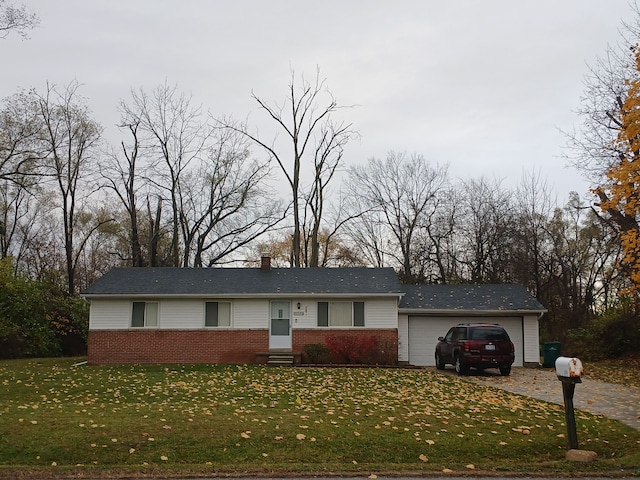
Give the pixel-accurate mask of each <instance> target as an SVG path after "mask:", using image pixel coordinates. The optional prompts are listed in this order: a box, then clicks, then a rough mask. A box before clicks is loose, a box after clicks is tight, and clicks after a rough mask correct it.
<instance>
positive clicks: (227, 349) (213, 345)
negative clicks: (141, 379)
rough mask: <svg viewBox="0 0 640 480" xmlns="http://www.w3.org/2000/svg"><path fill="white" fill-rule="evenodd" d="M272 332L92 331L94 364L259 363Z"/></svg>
mask: <svg viewBox="0 0 640 480" xmlns="http://www.w3.org/2000/svg"><path fill="white" fill-rule="evenodd" d="M268 350H269V331H268V330H91V331H90V332H89V340H88V356H89V358H88V360H89V363H90V364H96V365H101V364H123V363H235V364H243V363H255V362H256V353H257V352H265V351H268Z"/></svg>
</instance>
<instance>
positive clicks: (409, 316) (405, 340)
mask: <svg viewBox="0 0 640 480" xmlns="http://www.w3.org/2000/svg"><path fill="white" fill-rule="evenodd" d="M545 311H546V310H545V308H544V307H543V306H542V305H541V304H540V303H539V302H538V301H537V300H536V299H535V298H534V297H533V296H532V295H531V294H530V293H529V292H528V291H527V290H526V289H525V288H524V287H522V286H520V285H410V286H407V287H406V289H405V296H404V297H403V298H402V300H401V302H400V307H399V314H400V315H399V322H398V327H399V332H398V337H399V342H400V346H401V348H400V349H399V355H400V360H403V361H406V362H407V363H409V364H410V365H416V366H433V365H435V360H434V351H435V347H436V344H437V343H438V337H441V336H444V335H445V334H446V333H447V331H448V330H449V329H450V328H451V327H453V326H455V325H457V324H458V323H475V322H488V323H499V324H500V325H502V326H503V327H504V328H505V329H506V330H507V332H508V333H509V336H510V337H511V341H512V342H513V344H514V346H515V351H516V359H515V362H514V366H517V367H522V366H537V365H538V364H539V361H540V354H539V334H538V319H539V318H540V316H541V315H542V314H543V313H544V312H545ZM403 320H404V321H403ZM402 347H404V348H402Z"/></svg>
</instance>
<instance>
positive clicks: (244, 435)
mask: <svg viewBox="0 0 640 480" xmlns="http://www.w3.org/2000/svg"><path fill="white" fill-rule="evenodd" d="M240 436H241V437H242V438H251V436H250V435H249V434H248V433H247V432H242V433H241V434H240Z"/></svg>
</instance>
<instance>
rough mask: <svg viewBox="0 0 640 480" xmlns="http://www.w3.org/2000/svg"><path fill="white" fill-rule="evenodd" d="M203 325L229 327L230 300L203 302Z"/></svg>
mask: <svg viewBox="0 0 640 480" xmlns="http://www.w3.org/2000/svg"><path fill="white" fill-rule="evenodd" d="M204 326H205V327H230V326H231V302H205V304H204Z"/></svg>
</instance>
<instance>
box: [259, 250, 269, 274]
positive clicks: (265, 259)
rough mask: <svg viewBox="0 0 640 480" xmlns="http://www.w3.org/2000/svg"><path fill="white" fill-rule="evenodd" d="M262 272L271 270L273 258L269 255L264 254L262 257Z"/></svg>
mask: <svg viewBox="0 0 640 480" xmlns="http://www.w3.org/2000/svg"><path fill="white" fill-rule="evenodd" d="M260 270H262V271H263V272H268V271H269V270H271V257H270V256H269V254H268V253H263V254H262V256H261V257H260Z"/></svg>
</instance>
